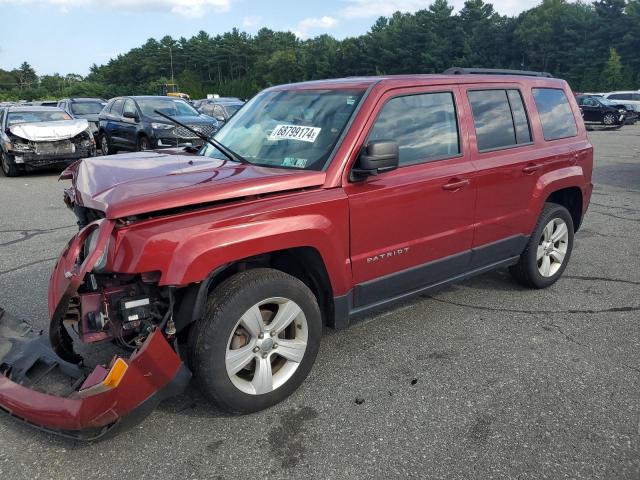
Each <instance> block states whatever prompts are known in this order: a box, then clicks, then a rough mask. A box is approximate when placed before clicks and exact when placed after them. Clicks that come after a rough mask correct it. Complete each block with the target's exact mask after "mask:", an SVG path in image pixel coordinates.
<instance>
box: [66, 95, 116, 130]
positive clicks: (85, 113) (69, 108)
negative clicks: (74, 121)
mask: <svg viewBox="0 0 640 480" xmlns="http://www.w3.org/2000/svg"><path fill="white" fill-rule="evenodd" d="M106 104H107V101H106V100H104V99H102V98H63V99H62V100H60V101H58V108H61V109H63V110H64V111H65V112H67V113H68V114H69V115H71V117H73V118H84V119H86V120H87V122H89V127H90V128H91V132H92V133H93V135H94V136H96V137H97V136H98V115H100V112H101V111H102V109H103V108H104V107H105V105H106Z"/></svg>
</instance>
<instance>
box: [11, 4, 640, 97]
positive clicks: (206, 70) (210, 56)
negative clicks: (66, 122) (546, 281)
mask: <svg viewBox="0 0 640 480" xmlns="http://www.w3.org/2000/svg"><path fill="white" fill-rule="evenodd" d="M451 66H465V67H486V68H510V69H526V70H540V71H548V72H551V73H552V74H553V75H554V76H557V77H561V78H564V79H566V80H567V81H568V82H569V83H570V85H571V87H572V88H573V89H574V90H576V91H609V90H616V89H625V88H632V89H638V88H640V0H601V1H595V2H593V3H582V2H580V1H578V2H575V3H570V2H568V1H566V0H543V1H542V3H540V4H539V5H538V6H536V7H534V8H531V9H529V10H527V11H524V12H522V13H521V14H520V15H518V16H512V17H509V16H506V15H501V14H500V13H499V12H498V11H496V9H495V8H494V6H493V5H492V4H490V3H485V2H484V1H483V0H468V1H466V2H465V4H464V7H463V8H462V9H461V10H460V11H458V12H456V13H454V11H453V7H452V6H451V5H450V4H449V3H448V2H447V0H434V2H433V3H432V4H431V5H430V6H429V7H428V8H426V9H424V10H419V11H416V12H415V13H401V12H396V13H394V14H393V15H392V16H391V17H381V18H379V19H378V20H377V21H376V22H375V23H374V24H373V26H372V27H371V29H370V30H369V31H368V32H367V33H365V34H363V35H360V36H357V37H349V38H345V39H343V40H337V39H335V38H333V37H332V36H330V35H320V36H317V37H315V38H310V39H300V38H297V37H296V35H295V34H293V33H291V32H280V31H273V30H270V29H268V28H262V29H261V30H259V31H258V32H257V34H255V35H250V34H248V33H246V32H242V31H240V30H238V29H233V30H232V31H231V32H227V33H224V34H220V35H215V36H211V35H209V34H208V33H206V32H204V31H201V32H199V33H198V34H197V35H195V36H193V37H191V38H189V39H187V38H184V37H181V38H178V39H174V38H172V37H171V36H165V37H164V38H162V39H160V40H156V39H149V40H147V42H146V43H145V44H144V45H142V46H140V47H137V48H133V49H132V50H130V51H129V52H127V53H125V54H122V55H119V56H118V57H117V58H115V59H112V60H110V61H109V62H108V63H106V64H105V65H96V64H94V65H93V66H92V67H91V69H90V73H89V75H87V76H86V77H84V78H83V77H81V76H79V75H74V74H69V75H60V74H53V75H42V76H38V75H37V74H36V72H35V71H34V70H33V68H31V66H30V65H29V64H27V63H26V62H25V63H23V64H22V65H21V66H20V67H19V68H17V69H15V70H12V71H4V70H0V100H1V99H16V100H17V99H27V100H30V99H44V98H60V97H65V96H99V97H103V98H109V97H113V96H116V95H124V94H158V93H159V90H160V86H161V85H162V84H163V83H171V82H172V80H171V79H172V78H173V82H175V83H177V84H178V85H179V88H180V91H183V92H185V93H188V94H189V95H191V97H192V98H201V97H204V96H205V95H206V94H207V93H219V94H222V95H233V96H239V97H250V96H251V95H253V94H255V93H256V92H257V91H258V90H260V89H262V88H264V87H267V86H269V85H275V84H281V83H289V82H296V81H303V80H314V79H321V78H332V77H344V76H353V75H391V74H404V73H440V72H442V71H443V70H445V69H447V68H449V67H451Z"/></svg>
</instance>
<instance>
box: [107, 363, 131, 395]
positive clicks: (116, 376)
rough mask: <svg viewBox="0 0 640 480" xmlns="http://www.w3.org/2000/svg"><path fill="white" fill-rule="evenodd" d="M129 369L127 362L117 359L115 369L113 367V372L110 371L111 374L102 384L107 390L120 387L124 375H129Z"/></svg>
mask: <svg viewBox="0 0 640 480" xmlns="http://www.w3.org/2000/svg"><path fill="white" fill-rule="evenodd" d="M128 368H129V365H127V362H125V361H124V360H122V359H121V358H118V359H116V361H115V363H114V364H113V367H111V370H109V373H108V374H107V376H106V377H105V379H104V380H103V381H102V384H103V385H104V386H105V387H107V388H116V387H117V386H118V385H120V381H121V380H122V377H124V374H125V373H127V369H128Z"/></svg>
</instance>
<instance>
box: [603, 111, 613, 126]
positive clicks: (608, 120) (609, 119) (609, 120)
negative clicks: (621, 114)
mask: <svg viewBox="0 0 640 480" xmlns="http://www.w3.org/2000/svg"><path fill="white" fill-rule="evenodd" d="M602 123H603V124H605V125H614V124H615V123H616V116H615V115H614V114H613V113H607V114H606V115H605V116H604V117H602Z"/></svg>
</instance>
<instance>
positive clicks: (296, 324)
mask: <svg viewBox="0 0 640 480" xmlns="http://www.w3.org/2000/svg"><path fill="white" fill-rule="evenodd" d="M321 333H322V321H321V315H320V309H319V307H318V302H317V300H316V298H315V296H314V295H313V293H312V292H311V291H310V290H309V288H308V287H307V286H306V285H305V284H304V283H303V282H301V281H300V280H298V279H297V278H295V277H292V276H291V275H288V274H286V273H283V272H280V271H277V270H271V269H255V270H248V271H246V272H242V273H238V274H236V275H234V276H233V277H231V278H229V279H227V280H226V281H225V282H223V283H222V284H221V285H220V286H218V287H217V288H216V289H215V290H214V291H213V292H212V293H211V294H210V296H209V299H208V305H207V309H206V313H205V314H204V315H203V317H202V319H200V320H199V321H198V322H196V324H195V325H193V326H192V329H191V332H190V333H189V363H190V365H191V369H192V371H193V373H194V377H195V380H196V382H197V383H198V384H199V386H200V388H201V389H202V391H203V393H204V394H205V395H206V396H208V397H209V398H210V399H211V400H212V401H213V402H214V403H215V404H217V405H218V406H220V407H221V408H223V409H225V410H227V411H229V412H233V413H250V412H256V411H259V410H263V409H265V408H268V407H271V406H273V405H275V404H276V403H278V402H281V401H282V400H284V399H285V398H287V397H288V396H289V395H291V394H292V393H293V392H294V391H295V390H296V389H297V388H298V387H299V386H300V385H301V384H302V382H303V381H304V380H305V378H306V377H307V375H309V372H310V371H311V367H312V366H313V363H314V361H315V358H316V355H317V352H318V347H319V345H320V336H321Z"/></svg>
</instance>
